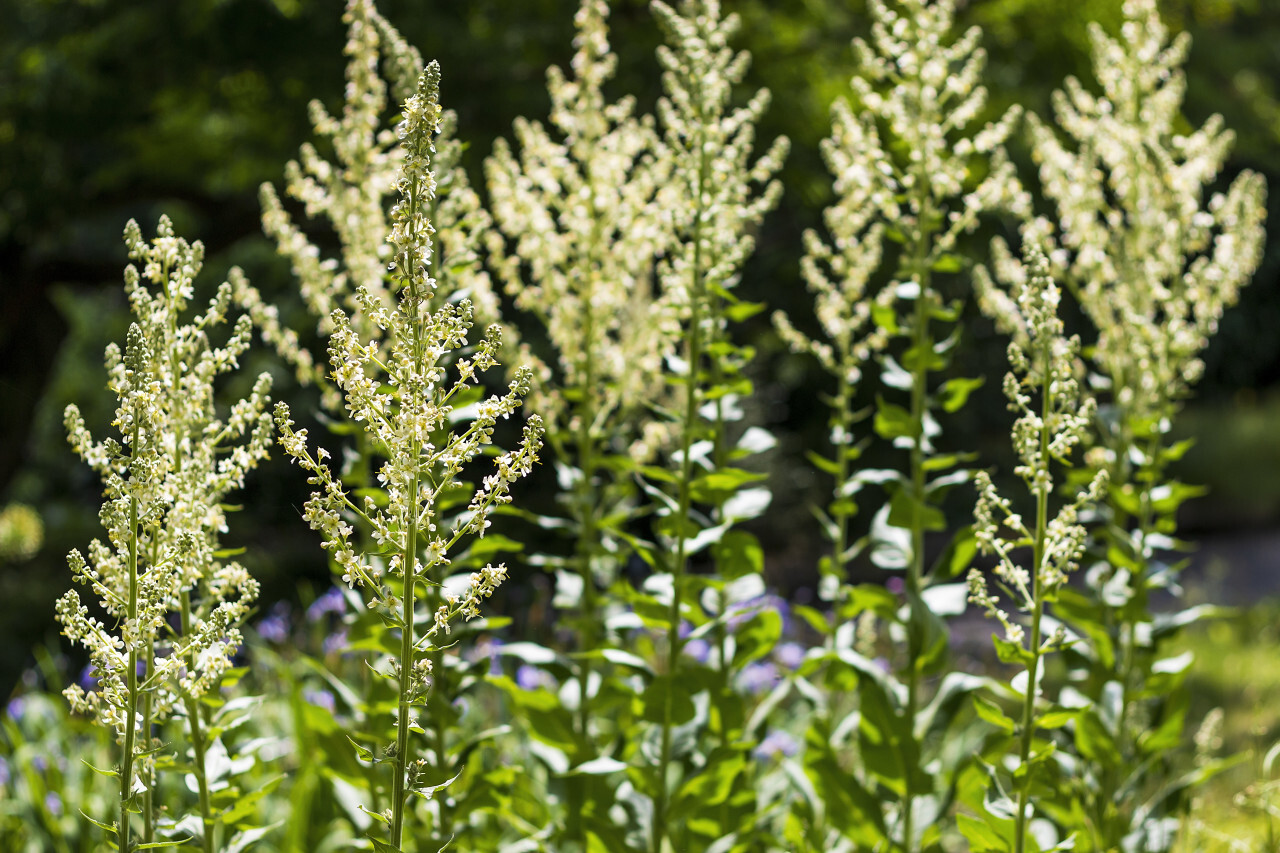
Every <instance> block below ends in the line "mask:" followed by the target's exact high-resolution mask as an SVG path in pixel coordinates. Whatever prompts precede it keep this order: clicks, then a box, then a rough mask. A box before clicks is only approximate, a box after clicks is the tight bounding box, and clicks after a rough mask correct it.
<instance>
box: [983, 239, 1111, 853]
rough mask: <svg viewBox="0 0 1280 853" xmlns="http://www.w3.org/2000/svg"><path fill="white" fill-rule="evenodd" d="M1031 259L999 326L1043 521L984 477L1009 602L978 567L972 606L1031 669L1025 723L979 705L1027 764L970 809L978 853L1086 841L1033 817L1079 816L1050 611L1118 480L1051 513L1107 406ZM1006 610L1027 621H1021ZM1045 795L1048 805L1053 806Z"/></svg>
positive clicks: (1009, 770) (1028, 481) (1099, 483)
mask: <svg viewBox="0 0 1280 853" xmlns="http://www.w3.org/2000/svg"><path fill="white" fill-rule="evenodd" d="M1026 260H1027V267H1028V270H1027V272H1028V275H1027V277H1026V279H1025V280H1024V281H1023V282H1021V283H1019V284H1018V285H1017V286H1016V287H1015V290H1014V293H1013V295H1012V298H1011V299H1010V300H1009V301H1008V302H1007V303H1004V307H1005V308H1008V309H1015V310H1011V311H1008V312H1007V313H1002V314H1001V315H1000V316H999V317H998V318H997V320H998V322H999V324H1000V325H1001V326H1002V327H1003V328H1004V329H1005V330H1006V331H1008V332H1009V333H1011V334H1012V335H1013V337H1014V340H1013V342H1012V343H1010V344H1009V366H1010V371H1009V373H1007V374H1005V379H1004V393H1005V396H1006V397H1008V398H1009V406H1010V408H1011V409H1013V410H1014V411H1016V412H1018V418H1017V420H1016V421H1015V422H1014V425H1013V433H1012V435H1013V445H1014V450H1015V452H1016V454H1017V457H1018V461H1019V463H1020V464H1019V465H1018V466H1017V467H1016V468H1015V469H1014V473H1015V474H1016V475H1017V476H1018V477H1019V478H1020V479H1021V480H1022V482H1023V483H1024V484H1025V485H1026V488H1027V491H1028V493H1029V494H1030V496H1031V498H1032V500H1033V501H1034V503H1035V514H1034V516H1033V517H1028V518H1025V519H1024V517H1023V513H1022V512H1019V511H1017V510H1019V509H1021V507H1020V506H1018V505H1015V504H1014V502H1013V501H1012V500H1010V499H1008V498H1006V497H1003V496H1001V495H1000V493H999V492H998V491H997V490H996V487H995V485H994V484H993V483H992V481H991V478H990V476H989V475H988V474H987V472H986V471H979V472H978V474H977V486H978V502H977V505H976V507H975V508H974V535H975V538H976V539H977V542H978V547H979V550H980V551H981V552H982V553H984V554H989V555H994V556H995V557H996V566H995V570H994V575H995V583H996V586H998V587H999V590H1000V592H1001V593H1002V595H1001V597H999V598H997V597H993V596H992V594H991V591H990V589H989V588H988V583H987V579H986V577H985V576H984V575H983V573H982V572H980V571H979V570H978V569H970V570H969V600H970V601H971V602H973V603H974V604H977V605H978V606H979V607H981V608H983V610H985V611H986V612H987V615H988V616H991V617H994V618H995V619H997V620H998V621H999V622H1000V624H1001V626H1002V627H1003V628H1004V637H1003V638H1001V637H993V640H994V641H995V646H996V651H997V654H998V656H999V658H1000V660H1001V662H1003V663H1006V664H1010V665H1013V666H1015V667H1018V668H1019V669H1018V672H1017V674H1015V675H1014V676H1013V678H1012V679H1011V682H1010V685H1009V686H1010V692H1011V693H1012V694H1013V695H1015V696H1016V697H1017V698H1018V701H1019V703H1020V705H1021V708H1020V712H1019V714H1018V716H1017V719H1016V720H1013V719H1010V718H1009V717H1007V716H1005V714H1004V712H1003V711H1002V710H1001V709H1000V708H999V707H997V706H996V705H994V704H992V703H990V702H988V701H986V700H985V699H979V700H978V701H979V715H980V716H981V717H982V719H984V720H986V721H987V722H989V723H993V724H995V725H996V726H998V727H999V728H1000V729H1001V730H1002V731H1004V732H1005V733H1006V734H1008V735H1010V736H1011V738H1010V740H1011V741H1012V743H1011V744H1010V746H1009V747H1008V748H1007V751H1008V753H1009V757H1010V758H1015V757H1016V760H1013V761H1000V762H996V763H995V764H993V765H989V766H988V767H989V770H990V773H991V780H990V787H989V789H988V790H987V791H986V792H985V794H984V796H983V797H982V799H981V802H973V803H970V804H969V805H970V806H971V807H972V808H974V809H975V810H976V811H977V813H978V814H977V817H970V816H967V815H962V816H961V817H960V827H961V830H962V831H963V832H964V834H965V837H966V838H967V839H968V840H969V844H970V849H972V850H975V851H982V850H999V851H1013V853H1023V851H1026V850H1041V851H1045V853H1049V851H1055V850H1074V849H1075V838H1074V836H1073V835H1072V834H1068V835H1067V837H1066V838H1061V839H1054V841H1053V842H1052V846H1045V844H1044V838H1045V836H1044V834H1043V833H1038V834H1037V838H1034V839H1033V837H1032V835H1031V820H1032V816H1033V815H1034V814H1036V813H1037V812H1038V811H1041V809H1042V808H1043V809H1044V810H1047V811H1048V812H1049V813H1051V814H1055V815H1056V816H1058V817H1059V818H1061V817H1062V816H1064V815H1070V814H1071V809H1070V807H1069V806H1068V805H1067V802H1066V801H1068V800H1069V796H1064V795H1066V794H1068V786H1067V785H1065V784H1063V777H1062V774H1061V773H1060V772H1058V768H1057V767H1056V766H1055V765H1056V757H1055V750H1056V748H1057V743H1056V742H1054V741H1053V740H1051V739H1049V738H1047V737H1045V736H1043V734H1042V733H1043V732H1048V731H1051V730H1053V729H1057V728H1060V727H1061V726H1062V725H1063V724H1064V723H1065V722H1066V721H1067V720H1068V719H1069V718H1070V716H1071V712H1070V711H1066V710H1064V709H1062V708H1058V707H1054V706H1053V705H1052V703H1050V702H1048V701H1045V700H1044V697H1043V694H1042V690H1041V681H1042V679H1043V678H1044V676H1045V672H1046V665H1047V662H1046V658H1047V656H1048V655H1049V654H1051V653H1052V652H1055V651H1060V650H1061V649H1063V648H1064V647H1065V646H1066V643H1067V633H1066V630H1065V629H1064V628H1063V627H1062V625H1061V623H1059V622H1051V621H1050V616H1049V612H1048V609H1049V608H1050V607H1051V606H1052V605H1053V603H1054V602H1056V601H1057V599H1058V596H1059V594H1060V592H1061V591H1062V589H1063V586H1064V585H1065V584H1066V582H1067V579H1068V576H1069V575H1070V574H1071V573H1072V572H1074V571H1075V570H1076V569H1077V568H1079V561H1080V559H1081V557H1082V556H1083V554H1084V549H1085V544H1086V539H1087V533H1086V531H1085V528H1084V526H1083V525H1081V524H1080V518H1081V516H1082V514H1088V513H1089V512H1090V511H1091V510H1092V508H1093V507H1094V505H1095V504H1096V503H1097V502H1098V501H1099V500H1100V499H1101V498H1102V496H1103V494H1104V493H1105V491H1106V483H1107V472H1106V470H1105V469H1104V470H1100V471H1097V472H1095V473H1094V475H1093V479H1092V480H1090V481H1089V482H1088V483H1087V484H1085V485H1084V486H1083V488H1081V489H1080V491H1079V492H1078V493H1076V494H1075V495H1074V496H1072V498H1071V500H1069V501H1067V502H1065V503H1064V504H1063V505H1062V506H1060V507H1058V508H1057V510H1056V511H1052V512H1051V508H1050V502H1051V500H1052V499H1053V493H1054V484H1055V480H1060V479H1061V478H1060V477H1057V478H1055V476H1054V472H1053V467H1054V463H1055V462H1058V463H1061V464H1064V465H1065V464H1067V463H1068V459H1069V457H1070V455H1071V452H1072V450H1074V449H1075V448H1076V447H1077V446H1079V445H1080V443H1081V442H1082V441H1084V439H1085V438H1086V437H1087V435H1088V432H1089V429H1090V427H1091V426H1092V421H1093V417H1094V414H1095V409H1096V404H1095V402H1094V400H1093V398H1092V397H1088V396H1086V395H1084V394H1083V393H1082V391H1081V388H1080V383H1079V380H1078V378H1077V372H1078V369H1079V359H1078V354H1079V350H1080V339H1079V338H1078V337H1071V338H1068V337H1067V336H1066V333H1065V331H1064V328H1063V324H1062V320H1061V319H1059V317H1058V306H1059V301H1060V298H1061V294H1060V292H1059V291H1058V288H1057V286H1056V285H1055V284H1054V283H1053V279H1052V278H1051V277H1050V274H1049V262H1048V259H1047V258H1046V257H1045V255H1044V253H1043V251H1041V250H1040V248H1039V247H1038V246H1036V245H1034V244H1032V245H1031V246H1030V247H1029V248H1028V251H1027V258H1026ZM1028 546H1029V547H1030V548H1031V553H1030V563H1027V564H1025V565H1024V560H1023V559H1022V554H1021V551H1023V550H1024V549H1025V548H1026V547H1028ZM1005 604H1008V605H1010V606H1013V607H1015V608H1017V610H1019V611H1021V613H1022V614H1023V617H1022V618H1017V617H1012V616H1010V614H1009V613H1008V612H1006V611H1005V610H1004V608H1003V607H1002V605H1005ZM1051 625H1052V628H1051V627H1050V626H1051ZM976 799H977V798H976V797H975V800H976ZM1038 799H1043V801H1044V803H1043V807H1042V806H1041V804H1040V803H1038V802H1036V800H1038ZM1065 823H1068V824H1069V823H1070V822H1069V821H1065Z"/></svg>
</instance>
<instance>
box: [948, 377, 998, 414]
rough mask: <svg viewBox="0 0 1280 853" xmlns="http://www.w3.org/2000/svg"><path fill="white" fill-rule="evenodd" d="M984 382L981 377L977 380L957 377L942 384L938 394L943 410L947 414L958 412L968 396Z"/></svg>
mask: <svg viewBox="0 0 1280 853" xmlns="http://www.w3.org/2000/svg"><path fill="white" fill-rule="evenodd" d="M985 381H986V380H984V379H983V378H982V377H981V376H979V377H978V378H977V379H964V378H961V377H957V378H955V379H948V380H947V381H946V382H944V383H942V388H941V389H940V392H939V393H940V394H941V395H942V408H943V410H944V411H947V412H956V411H959V410H960V409H961V408H963V406H964V404H965V402H966V401H968V399H969V395H970V394H971V393H973V392H974V391H976V390H977V389H978V388H981V387H982V385H983V383H984V382H985Z"/></svg>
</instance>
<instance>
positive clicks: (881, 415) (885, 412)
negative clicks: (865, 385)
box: [873, 397, 920, 439]
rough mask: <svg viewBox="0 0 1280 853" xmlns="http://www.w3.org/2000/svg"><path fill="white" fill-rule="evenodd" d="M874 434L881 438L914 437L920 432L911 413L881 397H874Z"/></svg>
mask: <svg viewBox="0 0 1280 853" xmlns="http://www.w3.org/2000/svg"><path fill="white" fill-rule="evenodd" d="M873 427H874V429H875V431H876V435H878V436H880V437H881V438H887V439H895V438H915V437H916V436H917V435H919V434H920V425H919V424H918V423H917V422H916V420H915V419H914V418H912V417H911V413H910V412H908V411H907V410H906V409H904V408H903V407H902V406H899V405H897V404H895V403H890V402H887V401H886V400H884V399H883V398H879V397H878V398H876V416H875V420H874V422H873Z"/></svg>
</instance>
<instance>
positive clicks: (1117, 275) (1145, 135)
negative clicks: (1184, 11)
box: [984, 0, 1266, 423]
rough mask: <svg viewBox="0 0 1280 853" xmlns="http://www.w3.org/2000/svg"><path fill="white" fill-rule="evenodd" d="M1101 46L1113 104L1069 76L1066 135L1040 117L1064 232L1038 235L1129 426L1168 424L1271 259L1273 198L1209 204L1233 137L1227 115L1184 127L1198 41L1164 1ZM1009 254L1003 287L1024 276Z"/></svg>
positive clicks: (1031, 233)
mask: <svg viewBox="0 0 1280 853" xmlns="http://www.w3.org/2000/svg"><path fill="white" fill-rule="evenodd" d="M1090 38H1091V40H1092V45H1093V71H1094V76H1095V77H1096V78H1097V80H1098V83H1099V85H1100V86H1101V90H1102V91H1101V93H1099V94H1094V93H1092V92H1090V91H1089V90H1087V89H1086V88H1085V87H1084V86H1083V85H1082V84H1081V83H1080V82H1079V81H1077V80H1075V79H1074V78H1068V79H1067V81H1066V85H1065V87H1064V89H1063V90H1062V91H1059V92H1056V93H1055V94H1054V101H1053V105H1054V112H1055V115H1056V118H1057V125H1058V128H1059V129H1060V130H1061V133H1059V132H1056V131H1055V130H1054V129H1053V128H1052V127H1051V126H1049V125H1048V124H1046V123H1044V122H1042V121H1040V120H1039V119H1036V118H1035V117H1031V119H1030V126H1031V135H1032V140H1033V143H1034V153H1035V159H1036V161H1037V162H1038V164H1039V171H1040V182H1041V185H1042V188H1043V191H1044V194H1045V195H1046V196H1047V197H1048V198H1049V199H1051V200H1052V201H1053V203H1054V205H1055V208H1056V216H1055V220H1056V221H1055V222H1053V223H1050V222H1047V221H1043V220H1042V221H1037V222H1035V223H1032V225H1031V226H1029V227H1028V228H1027V233H1026V237H1027V239H1030V240H1036V241H1044V242H1046V243H1048V244H1049V246H1050V249H1049V253H1050V256H1051V257H1052V258H1053V259H1054V261H1055V265H1056V266H1057V267H1059V268H1060V269H1061V270H1062V271H1063V273H1064V274H1065V276H1066V280H1067V281H1068V283H1069V284H1070V286H1071V288H1072V292H1073V294H1074V295H1075V296H1076V297H1077V298H1078V299H1079V302H1080V305H1081V307H1082V308H1083V309H1084V311H1085V313H1086V314H1087V315H1088V317H1089V319H1090V320H1091V321H1092V323H1093V325H1094V327H1095V328H1096V329H1097V333H1098V338H1097V345H1096V347H1095V349H1094V356H1093V360H1094V362H1095V363H1096V365H1097V366H1098V369H1099V370H1100V371H1101V373H1102V374H1103V375H1104V376H1105V377H1106V378H1107V379H1108V380H1109V383H1110V386H1111V398H1112V401H1113V403H1114V404H1115V405H1116V406H1117V407H1118V408H1119V409H1120V410H1121V411H1122V412H1124V415H1125V417H1124V420H1127V421H1129V422H1131V423H1135V422H1143V421H1154V422H1156V423H1159V422H1161V421H1164V420H1166V419H1167V418H1168V417H1169V416H1170V415H1171V413H1172V411H1173V408H1172V407H1173V406H1174V405H1175V404H1176V401H1178V400H1180V399H1181V398H1183V397H1185V396H1186V394H1187V392H1188V389H1189V388H1190V386H1191V385H1193V384H1194V383H1195V382H1196V381H1197V380H1198V379H1199V377H1200V375H1201V373H1202V372H1203V364H1202V362H1201V361H1200V358H1199V355H1200V352H1201V350H1203V349H1204V347H1205V346H1206V345H1207V343H1208V341H1209V338H1210V337H1211V336H1212V335H1213V334H1214V333H1215V332H1216V331H1217V327H1218V320H1219V318H1220V317H1221V316H1222V313H1223V311H1225V310H1226V309H1227V308H1229V307H1230V306H1231V305H1233V304H1235V302H1236V301H1237V298H1238V296H1239V291H1240V288H1241V287H1242V286H1243V285H1244V284H1246V283H1247V282H1248V281H1249V279H1250V277H1251V276H1252V275H1253V272H1254V270H1255V269H1256V268H1257V266H1258V263H1259V261H1260V260H1261V252H1262V242H1263V220H1264V217H1265V212H1266V211H1265V203H1264V200H1265V193H1266V187H1265V183H1264V181H1263V178H1262V177H1261V176H1260V175H1257V174H1255V173H1253V172H1251V171H1244V172H1241V173H1240V174H1239V175H1238V176H1237V177H1236V178H1235V180H1233V181H1232V183H1231V186H1230V187H1229V188H1228V189H1227V191H1226V192H1225V193H1215V194H1213V195H1212V196H1210V197H1209V198H1208V199H1207V200H1206V199H1205V187H1206V185H1207V184H1209V183H1210V182H1212V181H1214V180H1215V179H1217V177H1218V175H1219V174H1220V172H1221V170H1222V166H1223V163H1224V161H1225V159H1226V156H1227V153H1228V151H1229V150H1230V147H1231V143H1232V140H1233V135H1232V134H1231V133H1230V132H1229V131H1226V130H1224V129H1223V127H1222V117H1221V116H1213V117H1211V118H1210V119H1209V120H1208V121H1207V122H1205V124H1204V125H1203V126H1201V127H1200V128H1199V129H1197V130H1194V131H1193V132H1191V133H1182V132H1181V131H1180V130H1179V129H1178V123H1179V121H1180V115H1181V113H1180V109H1181V105H1182V100H1183V95H1184V93H1185V90H1186V76H1185V74H1184V73H1183V71H1182V64H1183V62H1184V61H1185V59H1186V55H1187V50H1188V48H1189V46H1190V38H1189V36H1188V35H1187V34H1186V33H1182V34H1181V35H1179V36H1178V37H1176V38H1174V39H1173V40H1172V41H1170V40H1169V37H1168V30H1167V29H1166V27H1165V26H1164V24H1163V23H1162V22H1161V20H1160V15H1159V12H1158V10H1157V8H1156V3H1155V0H1126V2H1125V4H1124V23H1123V25H1122V27H1121V31H1120V35H1119V38H1113V37H1111V36H1109V35H1107V34H1106V33H1105V32H1103V30H1102V29H1101V28H1100V27H1099V26H1097V25H1096V24H1095V25H1093V26H1092V27H1091V28H1090ZM1064 135H1065V139H1064ZM997 252H998V254H999V256H1000V260H999V262H998V263H997V267H996V275H997V277H998V278H1000V279H1001V280H1002V281H1004V282H1006V283H1009V282H1011V281H1014V280H1015V279H1017V278H1019V277H1021V276H1022V275H1023V273H1022V272H1021V271H1020V270H1019V269H1018V268H1017V264H1016V263H1013V262H1012V258H1011V257H1010V255H1009V253H1008V251H1007V250H1004V249H1003V247H1000V248H998V249H997ZM986 281H989V278H988V279H986ZM984 283H985V281H984ZM996 299H997V300H998V297H996Z"/></svg>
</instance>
